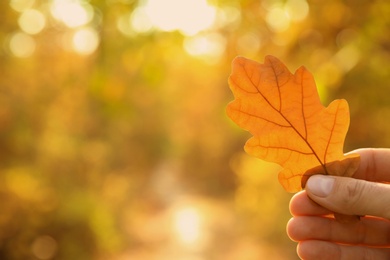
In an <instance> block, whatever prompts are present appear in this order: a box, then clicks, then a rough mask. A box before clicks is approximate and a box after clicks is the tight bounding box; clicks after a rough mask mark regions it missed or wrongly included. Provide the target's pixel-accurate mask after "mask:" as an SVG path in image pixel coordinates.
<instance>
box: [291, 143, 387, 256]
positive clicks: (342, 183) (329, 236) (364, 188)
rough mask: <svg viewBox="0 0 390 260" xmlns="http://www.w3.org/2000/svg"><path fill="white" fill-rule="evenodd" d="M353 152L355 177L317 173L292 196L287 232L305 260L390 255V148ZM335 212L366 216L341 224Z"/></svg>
mask: <svg viewBox="0 0 390 260" xmlns="http://www.w3.org/2000/svg"><path fill="white" fill-rule="evenodd" d="M353 152H354V153H359V154H360V155H361V163H360V166H359V169H358V170H357V172H356V173H355V174H354V176H353V178H346V177H335V176H324V175H314V176H312V177H310V178H309V180H308V182H307V184H306V190H305V191H303V192H300V193H298V194H296V195H295V196H294V197H293V198H292V199H291V202H290V211H291V214H292V215H293V218H292V219H291V220H290V221H289V223H288V224H287V233H288V235H289V237H290V238H291V239H292V240H294V241H298V242H299V244H298V248H297V252H298V255H299V256H300V257H301V258H302V259H305V260H306V259H307V260H311V259H316V260H317V259H390V184H385V182H390V149H360V150H356V151H353ZM334 212H337V213H341V214H346V215H359V216H365V217H362V218H361V220H360V221H354V222H351V223H340V222H338V221H337V220H335V219H334V217H333V215H332V214H333V213H334Z"/></svg>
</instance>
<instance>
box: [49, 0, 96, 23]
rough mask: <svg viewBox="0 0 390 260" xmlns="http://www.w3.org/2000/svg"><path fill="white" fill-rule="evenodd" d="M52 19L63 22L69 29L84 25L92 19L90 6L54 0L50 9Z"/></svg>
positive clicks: (67, 0)
mask: <svg viewBox="0 0 390 260" xmlns="http://www.w3.org/2000/svg"><path fill="white" fill-rule="evenodd" d="M51 13H52V15H53V17H54V18H56V19H57V20H59V21H61V22H63V23H64V24H65V25H66V26H67V27H69V28H75V27H79V26H83V25H86V24H87V23H89V22H90V21H91V20H92V18H93V14H94V12H93V8H92V6H91V5H90V4H88V3H85V2H83V3H82V4H81V3H78V2H75V1H71V0H56V1H54V3H53V5H52V7H51Z"/></svg>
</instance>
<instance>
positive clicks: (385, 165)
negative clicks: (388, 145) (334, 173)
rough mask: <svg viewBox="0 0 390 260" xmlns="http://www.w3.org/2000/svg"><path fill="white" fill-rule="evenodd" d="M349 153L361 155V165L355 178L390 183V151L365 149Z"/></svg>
mask: <svg viewBox="0 0 390 260" xmlns="http://www.w3.org/2000/svg"><path fill="white" fill-rule="evenodd" d="M349 153H358V154H360V165H359V168H358V170H357V171H356V173H355V174H354V175H353V177H354V178H357V179H363V180H368V181H376V182H389V181H390V149H385V148H375V149H374V148H363V149H358V150H354V151H351V152H349Z"/></svg>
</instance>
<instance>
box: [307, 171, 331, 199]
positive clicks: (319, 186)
mask: <svg viewBox="0 0 390 260" xmlns="http://www.w3.org/2000/svg"><path fill="white" fill-rule="evenodd" d="M333 184H334V178H333V177H329V176H324V175H314V176H312V177H310V178H309V180H308V181H307V184H306V189H307V190H309V191H310V192H311V193H313V194H314V195H316V196H318V197H327V196H328V195H329V194H330V192H331V191H332V189H333Z"/></svg>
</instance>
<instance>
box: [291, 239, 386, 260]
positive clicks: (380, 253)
mask: <svg viewBox="0 0 390 260" xmlns="http://www.w3.org/2000/svg"><path fill="white" fill-rule="evenodd" d="M389 250H390V249H388V248H369V247H362V246H345V245H339V244H334V243H330V242H326V241H318V240H308V241H303V242H300V243H299V244H298V248H297V253H298V255H299V257H300V258H302V259H305V260H329V259H339V260H349V259H354V260H364V259H376V260H382V259H389V258H390V251H389Z"/></svg>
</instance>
